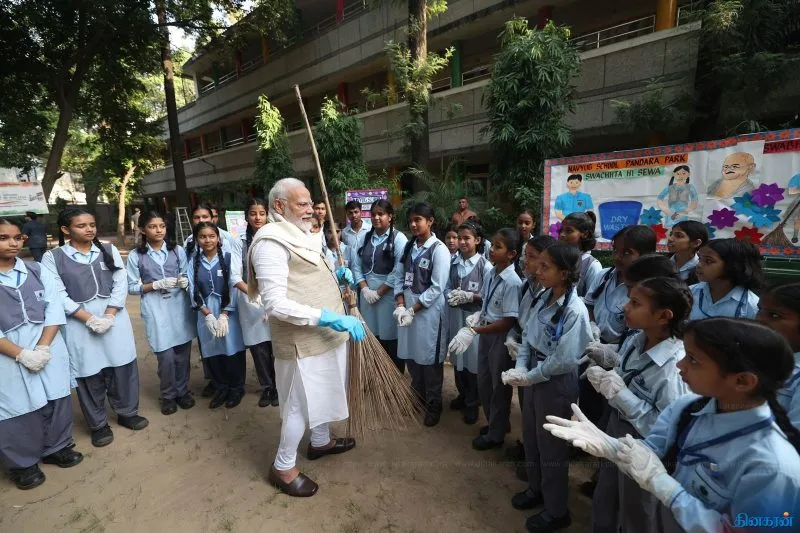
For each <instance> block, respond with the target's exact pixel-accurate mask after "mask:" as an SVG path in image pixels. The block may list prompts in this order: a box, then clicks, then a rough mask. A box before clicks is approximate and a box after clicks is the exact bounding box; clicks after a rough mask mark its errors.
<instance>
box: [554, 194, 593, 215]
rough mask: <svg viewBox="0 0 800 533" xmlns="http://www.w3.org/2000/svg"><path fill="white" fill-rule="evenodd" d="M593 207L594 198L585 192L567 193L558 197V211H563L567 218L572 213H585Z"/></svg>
mask: <svg viewBox="0 0 800 533" xmlns="http://www.w3.org/2000/svg"><path fill="white" fill-rule="evenodd" d="M593 207H594V204H592V197H591V196H589V195H588V194H586V193H585V192H580V191H578V192H576V193H575V194H572V193H570V192H565V193H563V194H559V195H558V196H556V205H555V208H556V211H561V214H563V215H564V216H565V217H566V216H567V215H570V214H572V213H585V212H586V211H588V210H590V209H592V208H593Z"/></svg>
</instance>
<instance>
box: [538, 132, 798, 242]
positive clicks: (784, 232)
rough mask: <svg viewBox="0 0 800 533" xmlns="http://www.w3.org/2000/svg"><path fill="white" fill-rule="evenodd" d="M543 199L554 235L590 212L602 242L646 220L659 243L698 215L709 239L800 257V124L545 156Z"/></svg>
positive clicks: (546, 217)
mask: <svg viewBox="0 0 800 533" xmlns="http://www.w3.org/2000/svg"><path fill="white" fill-rule="evenodd" d="M543 205H544V213H543V218H544V220H545V221H546V223H547V224H548V225H549V229H550V233H551V234H553V235H556V236H557V234H558V230H559V228H560V227H561V221H562V220H563V219H564V217H566V216H567V215H569V214H570V213H573V212H576V211H581V212H586V211H593V212H594V213H595V215H596V216H597V230H598V231H597V234H598V248H608V247H609V246H610V240H611V238H612V237H613V236H614V234H615V233H616V232H618V231H619V230H620V229H622V228H623V227H625V226H629V225H631V224H647V225H648V226H651V227H652V228H653V229H654V230H655V231H656V233H657V234H658V237H659V246H660V247H661V248H662V249H663V247H665V245H666V239H667V236H668V234H669V231H670V229H671V228H672V227H673V226H674V225H675V224H676V223H678V222H680V221H683V220H697V221H700V222H702V223H703V224H705V225H706V228H708V234H709V237H710V238H716V239H719V238H737V239H748V240H750V241H751V242H752V243H753V244H757V245H759V246H760V247H761V251H762V253H764V254H766V255H774V256H798V255H800V129H793V130H782V131H772V132H767V133H759V134H754V135H742V136H738V137H730V138H727V139H721V140H718V141H709V142H701V143H691V144H681V145H673V146H661V147H656V148H647V149H642V150H626V151H622V152H609V153H604V154H592V155H583V156H575V157H565V158H560V159H549V160H547V161H546V163H545V187H544V202H543Z"/></svg>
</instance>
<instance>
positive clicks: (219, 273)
mask: <svg viewBox="0 0 800 533" xmlns="http://www.w3.org/2000/svg"><path fill="white" fill-rule="evenodd" d="M217 276H219V277H220V278H221V277H222V269H221V268H220V269H218V270H217Z"/></svg>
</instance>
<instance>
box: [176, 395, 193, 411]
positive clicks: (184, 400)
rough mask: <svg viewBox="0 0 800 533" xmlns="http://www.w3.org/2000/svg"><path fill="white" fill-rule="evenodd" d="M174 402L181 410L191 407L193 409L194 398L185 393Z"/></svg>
mask: <svg viewBox="0 0 800 533" xmlns="http://www.w3.org/2000/svg"><path fill="white" fill-rule="evenodd" d="M175 402H176V403H177V404H178V407H180V408H181V409H191V408H192V407H194V396H192V393H191V392H187V393H186V394H184V395H183V396H181V397H180V398H178V399H177V400H175Z"/></svg>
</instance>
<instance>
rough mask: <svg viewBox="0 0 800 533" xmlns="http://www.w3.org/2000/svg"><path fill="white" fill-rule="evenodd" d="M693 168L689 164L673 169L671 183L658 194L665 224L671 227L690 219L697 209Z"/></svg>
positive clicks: (658, 203)
mask: <svg viewBox="0 0 800 533" xmlns="http://www.w3.org/2000/svg"><path fill="white" fill-rule="evenodd" d="M690 181H691V170H690V169H689V166H688V165H679V166H677V167H675V169H674V170H673V171H672V178H670V180H669V185H667V186H666V187H664V190H663V191H661V194H659V195H658V202H657V205H658V207H659V209H661V212H662V213H664V217H665V219H666V220H665V222H664V225H665V226H666V227H667V228H671V227H672V226H674V225H675V224H677V223H678V222H683V221H684V220H689V218H690V217H691V214H692V212H693V211H694V210H695V209H697V203H698V198H697V189H695V187H694V185H692V184H691V183H690Z"/></svg>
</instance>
